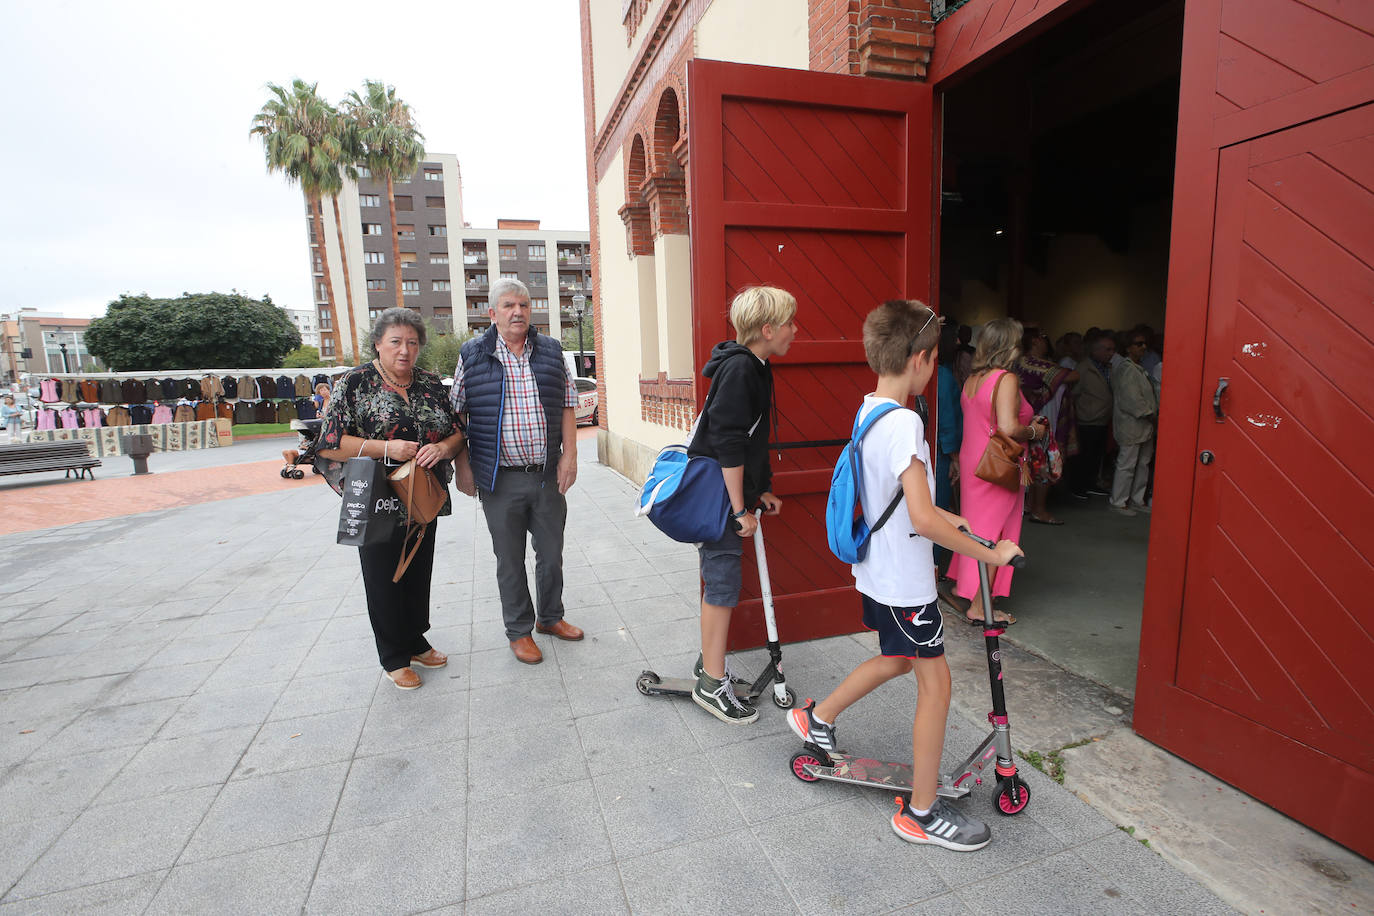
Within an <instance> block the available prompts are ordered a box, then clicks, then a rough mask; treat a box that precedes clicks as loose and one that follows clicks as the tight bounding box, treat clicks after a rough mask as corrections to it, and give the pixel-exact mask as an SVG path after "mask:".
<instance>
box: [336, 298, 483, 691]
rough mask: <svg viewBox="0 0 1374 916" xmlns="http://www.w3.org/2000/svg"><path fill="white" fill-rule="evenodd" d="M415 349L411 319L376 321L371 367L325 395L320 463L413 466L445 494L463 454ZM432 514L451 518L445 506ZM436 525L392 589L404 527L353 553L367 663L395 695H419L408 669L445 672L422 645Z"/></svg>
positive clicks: (420, 331)
mask: <svg viewBox="0 0 1374 916" xmlns="http://www.w3.org/2000/svg"><path fill="white" fill-rule="evenodd" d="M424 345H425V326H424V324H423V322H421V320H420V316H419V315H418V314H416V313H415V312H413V311H411V310H410V309H401V308H390V309H387V310H386V311H385V312H383V313H382V314H381V316H380V317H379V318H378V319H377V323H376V325H374V326H373V328H372V348H373V349H374V350H376V351H377V358H376V359H374V360H373V361H372V362H370V363H366V364H364V365H362V366H359V367H358V368H356V369H354V370H352V371H351V372H348V373H346V374H345V375H343V376H341V377H340V378H339V380H338V382H337V384H336V385H335V388H334V397H333V399H332V400H331V401H330V402H329V407H328V410H327V412H326V414H325V420H324V426H323V428H322V429H321V430H320V451H319V454H320V457H322V458H326V459H332V460H334V461H347V460H348V459H349V458H353V457H355V456H358V455H362V456H365V457H368V458H375V459H377V460H378V461H385V462H387V463H391V464H400V463H402V462H405V461H408V460H410V459H411V458H414V459H415V461H416V463H417V464H419V465H420V466H422V467H427V468H432V469H433V470H434V471H435V472H436V473H437V474H438V476H439V479H440V480H441V481H442V482H443V483H444V484H445V487H447V484H448V480H449V478H450V477H451V476H452V470H451V468H452V465H451V462H452V460H453V458H454V457H455V456H456V455H458V453H459V452H460V451H462V449H463V445H464V440H463V433H462V431H461V430H460V429H459V426H458V419H457V417H456V416H455V415H454V413H453V408H452V406H450V404H449V399H448V391H447V390H445V388H444V385H443V383H442V382H441V381H440V379H439V376H437V375H435V374H434V373H432V372H427V371H425V370H423V369H418V368H416V366H415V360H416V357H418V356H419V355H420V348H421V347H423V346H424ZM402 511H403V512H404V509H403V510H402ZM439 514H440V515H450V514H452V507H451V504H450V503H449V501H448V500H445V502H444V508H443V509H442V510H440V512H439ZM402 521H404V519H403V520H402ZM436 524H437V522H431V523H430V525H429V528H428V530H426V531H425V536H424V540H423V541H421V543H420V548H419V550H418V552H417V553H416V555H415V558H414V560H412V561H411V564H410V566H409V567H408V568H407V569H406V572H405V575H404V576H402V577H401V581H400V582H392V581H391V577H392V575H393V574H394V573H395V571H396V565H397V562H398V560H399V559H400V556H401V550H402V546H403V544H404V535H405V525H404V524H399V525H397V527H396V530H395V533H394V534H393V535H392V537H391V539H390V540H389V541H386V542H383V543H381V544H377V545H374V546H370V547H359V548H358V554H359V556H360V558H361V562H362V568H363V586H364V588H365V589H366V591H367V613H368V617H370V618H371V620H372V634H373V636H374V637H375V638H376V641H377V655H378V658H379V659H380V660H381V663H382V669H383V670H384V671H385V672H386V676H387V677H388V678H390V679H391V682H392V683H393V684H395V685H396V686H397V687H399V688H400V689H402V690H414V689H415V688H416V687H419V686H420V683H421V681H420V676H419V675H418V674H417V673H416V672H415V670H414V668H413V667H412V666H419V667H421V668H442V667H443V666H444V665H446V664H447V663H448V656H446V655H444V653H442V652H440V651H439V650H438V649H435V648H433V647H432V646H430V644H429V641H428V640H426V639H425V636H424V634H425V632H426V631H427V630H428V629H429V584H430V578H431V574H432V572H433V568H434V528H435V525H436Z"/></svg>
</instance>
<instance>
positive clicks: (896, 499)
mask: <svg viewBox="0 0 1374 916" xmlns="http://www.w3.org/2000/svg"><path fill="white" fill-rule="evenodd" d="M900 409H901V408H900V407H898V406H897V405H896V404H879V405H878V406H877V407H875V408H873V410H871V411H869V414H868V416H866V417H864V420H863V422H862V423H860V422H859V416H858V414H855V416H854V435H853V437H852V438H851V439H850V442H851V443H852V444H853V448H851V449H850V450H849V460H850V471H851V472H852V474H853V476H854V481H855V486H858V485H859V480H860V477H859V440H860V439H862V438H863V437H864V436H865V435H866V434H867V433H868V431H869V430H870V429H872V428H873V424H875V423H877V422H878V421H879V420H881V419H882V418H883V417H885V416H887V415H888V414H890V413H892V412H893V411H895V410H900ZM901 504H902V488H901V486H900V485H899V486H898V487H897V493H896V495H894V496H893V497H892V502H890V503H888V504H887V508H886V509H884V510H883V514H882V515H881V516H879V517H878V520H877V521H876V522H874V524H873V527H872V528H869V529H868V534H869V537H872V536H873V535H875V534H877V533H878V529H879V528H882V527H883V526H884V525H886V524H887V520H888V519H890V518H892V513H894V512H896V511H897V507H898V506H900V505H901Z"/></svg>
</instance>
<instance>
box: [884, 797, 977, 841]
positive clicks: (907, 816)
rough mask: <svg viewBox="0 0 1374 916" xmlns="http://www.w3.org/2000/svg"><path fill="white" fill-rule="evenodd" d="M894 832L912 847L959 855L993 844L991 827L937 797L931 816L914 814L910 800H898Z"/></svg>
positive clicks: (893, 816) (931, 807) (893, 823)
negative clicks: (927, 846)
mask: <svg viewBox="0 0 1374 916" xmlns="http://www.w3.org/2000/svg"><path fill="white" fill-rule="evenodd" d="M892 832H893V833H895V834H897V836H899V837H901V838H902V839H904V840H906V841H907V842H908V843H923V844H930V845H932V846H943V847H944V848H946V849H953V850H956V851H958V852H973V851H974V850H975V849H982V848H983V847H984V846H986V845H988V843H989V842H991V840H992V831H991V830H989V829H988V825H987V824H985V823H983V822H982V821H980V820H978V819H977V818H972V817H969V816H967V815H966V814H964V813H963V812H962V811H960V810H959V809H958V808H956V807H954V806H953V805H951V804H950V803H949V801H948V800H947V799H944V798H939V797H937V798H936V799H935V804H933V805H931V806H930V813H929V814H926V815H924V816H918V815H917V814H916V813H915V812H913V811H912V810H911V805H910V804H908V803H907V799H906V796H903V795H899V796H897V813H896V814H894V815H892Z"/></svg>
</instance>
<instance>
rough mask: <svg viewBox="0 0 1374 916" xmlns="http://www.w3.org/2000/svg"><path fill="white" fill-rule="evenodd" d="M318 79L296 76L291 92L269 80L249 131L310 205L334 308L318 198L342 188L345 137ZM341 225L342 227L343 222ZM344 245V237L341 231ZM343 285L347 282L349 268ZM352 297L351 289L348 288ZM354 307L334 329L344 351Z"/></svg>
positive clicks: (274, 167)
mask: <svg viewBox="0 0 1374 916" xmlns="http://www.w3.org/2000/svg"><path fill="white" fill-rule="evenodd" d="M317 85H318V84H316V83H307V82H305V81H304V80H299V79H297V80H292V81H291V90H290V92H288V91H287V90H286V89H283V88H282V87H281V86H278V85H276V84H275V83H268V84H267V89H268V91H269V92H270V93H271V94H272V98H270V99H268V100H267V102H266V103H265V104H264V105H263V106H262V109H261V110H260V111H259V112H258V113H257V114H256V115H254V116H253V127H252V129H251V130H250V131H249V134H250V135H251V136H259V137H261V138H262V146H263V153H264V154H265V156H266V158H267V171H268V172H281V173H283V174H284V175H286V178H287V180H288V181H291V182H293V183H299V184H300V186H301V190H302V191H303V192H304V193H305V200H306V204H307V205H308V206H309V208H310V221H311V231H312V232H313V233H314V236H315V238H316V239H317V240H318V244H319V251H320V265H321V268H322V269H323V271H324V286H325V292H326V294H327V295H328V298H329V304H330V306H332V307H333V309H334V311H335V313H338V312H339V308H338V302H337V300H336V299H335V297H334V279H333V277H332V276H331V274H330V271H329V246H328V245H327V244H325V238H324V222H323V220H322V219H321V216H320V200H321V197H322V196H323V195H324V194H330V195H337V194H338V192H339V190H340V189H341V188H342V187H343V179H342V177H341V176H340V175H339V168H340V165H341V164H343V163H344V162H345V160H346V151H345V149H344V138H343V137H342V136H341V131H340V127H339V125H340V121H339V115H338V112H337V111H335V110H334V108H333V107H332V106H331V105H330V104H329V103H328V102H326V101H325V100H324V99H322V98H320V96H319V94H318V93H317V92H316V91H315V88H316V86H317ZM337 208H338V201H337V199H336V200H335V214H334V215H335V220H336V226H337V225H338V224H337V220H338V209H337ZM340 228H341V227H340ZM339 240H340V245H339V248H340V250H342V249H343V244H342V241H343V236H342V235H340V236H339ZM344 285H345V286H347V285H348V276H347V268H346V267H345V274H344ZM350 296H351V293H350ZM352 318H353V315H352V307H351V304H350V307H349V308H348V310H347V312H346V313H345V314H344V315H341V316H340V319H341V320H340V321H339V324H338V327H337V328H336V329H335V330H334V332H333V334H332V336H333V337H334V342H335V347H334V351H335V352H336V353H337V352H340V351H341V350H342V349H343V347H342V345H341V344H342V342H343V341H344V340H349V339H352V337H353V334H352V331H351V322H352Z"/></svg>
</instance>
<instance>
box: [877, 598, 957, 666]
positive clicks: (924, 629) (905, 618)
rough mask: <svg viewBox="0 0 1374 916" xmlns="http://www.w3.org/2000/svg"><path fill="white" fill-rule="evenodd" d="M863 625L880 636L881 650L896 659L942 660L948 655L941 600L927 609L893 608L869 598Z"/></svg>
mask: <svg viewBox="0 0 1374 916" xmlns="http://www.w3.org/2000/svg"><path fill="white" fill-rule="evenodd" d="M860 597H862V598H863V600H864V626H866V627H868V628H869V629H870V630H875V631H877V633H878V650H879V651H880V652H882V654H883V655H885V656H888V657H897V658H939V657H940V656H942V655H944V654H945V621H944V618H942V617H941V616H940V606H939V601H938V600H937V601H932V602H930V604H927V605H926V606H924V607H893V606H892V605H890V604H881V603H879V602H877V601H874V600H873V599H872V598H870V597H868V596H867V595H861V596H860Z"/></svg>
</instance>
